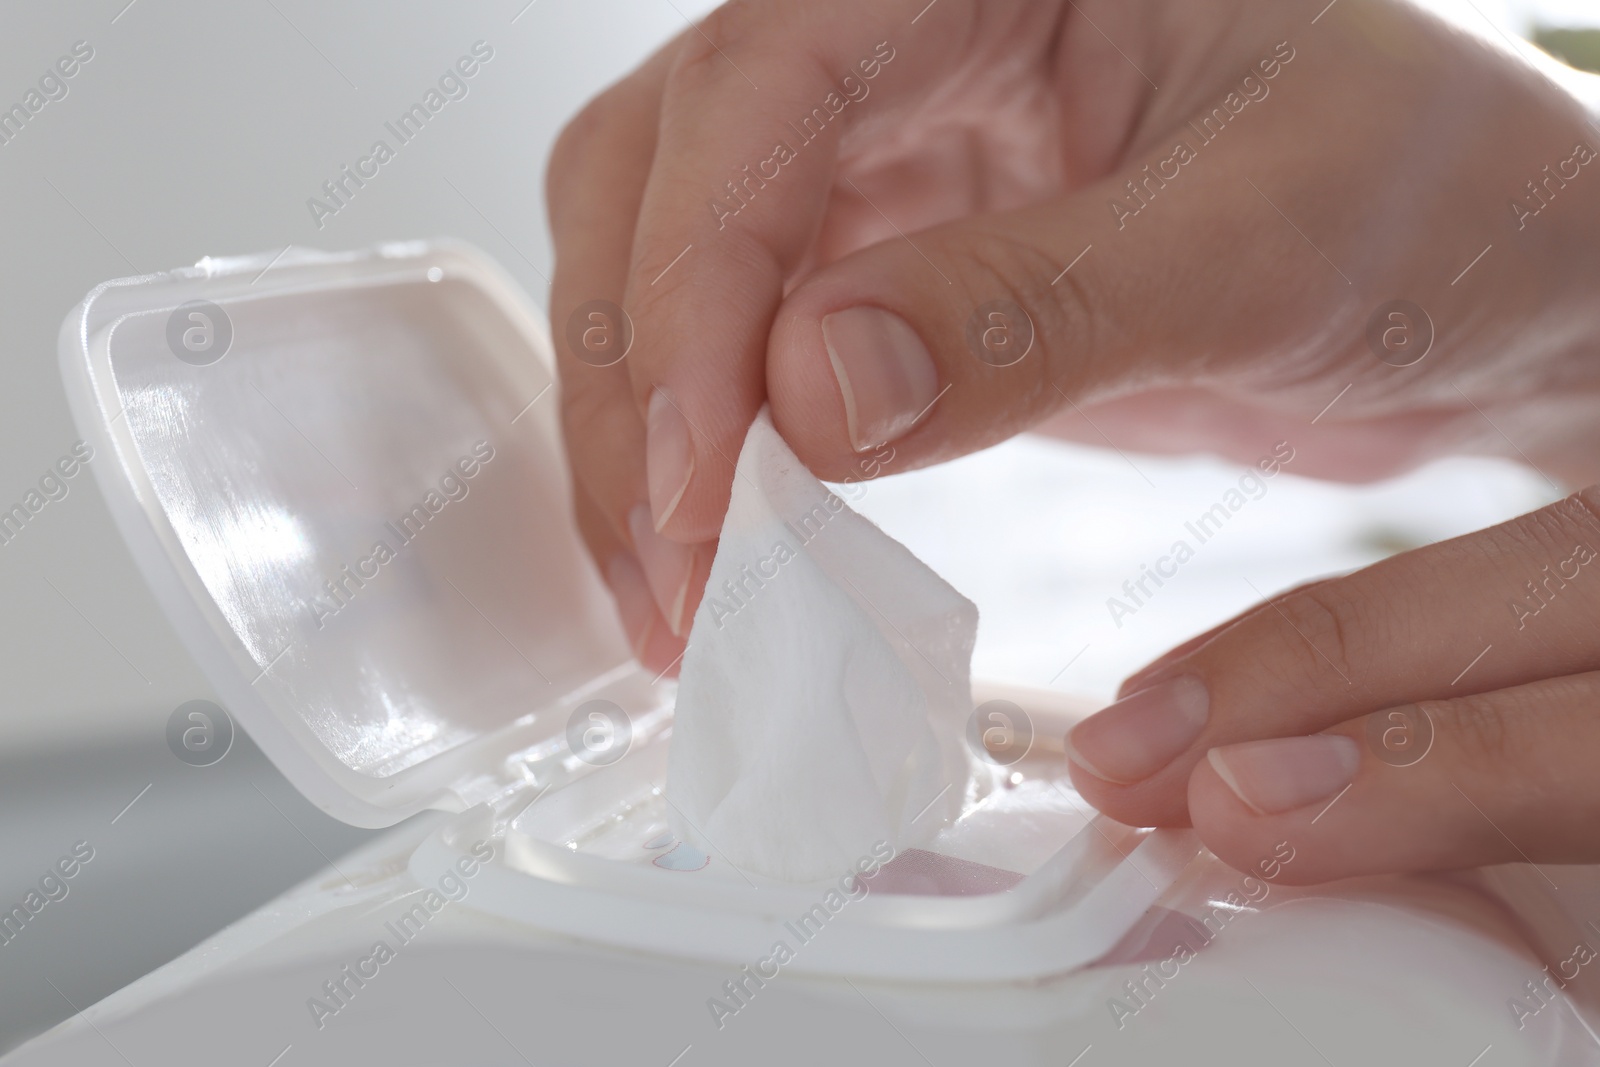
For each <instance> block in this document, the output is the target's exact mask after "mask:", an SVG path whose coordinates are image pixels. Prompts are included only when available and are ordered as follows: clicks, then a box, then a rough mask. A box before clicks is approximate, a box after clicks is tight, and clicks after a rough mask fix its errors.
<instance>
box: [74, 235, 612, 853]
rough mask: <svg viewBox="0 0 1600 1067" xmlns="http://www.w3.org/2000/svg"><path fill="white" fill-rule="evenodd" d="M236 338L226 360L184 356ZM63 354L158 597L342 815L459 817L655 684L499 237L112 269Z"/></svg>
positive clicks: (270, 740) (292, 766)
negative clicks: (579, 496)
mask: <svg viewBox="0 0 1600 1067" xmlns="http://www.w3.org/2000/svg"><path fill="white" fill-rule="evenodd" d="M192 301H206V302H208V303H209V305H210V306H209V307H206V306H197V307H182V308H180V305H187V304H189V302H192ZM196 313H198V314H199V315H200V316H201V317H199V318H197V317H195V315H196ZM188 330H195V331H198V332H195V333H189V334H187V335H186V333H185V331H188ZM230 334H231V343H229V344H227V346H226V349H225V352H224V354H222V355H221V358H219V359H216V360H215V361H214V362H204V360H205V359H208V358H209V357H210V356H212V355H215V354H216V351H215V350H213V351H212V352H209V353H207V352H205V351H201V352H199V353H195V352H192V351H190V350H189V349H187V348H186V346H185V338H186V336H187V340H188V342H189V343H194V344H198V345H199V346H200V347H201V348H202V349H203V348H204V345H205V343H206V342H208V341H211V342H215V343H217V344H218V346H219V348H220V345H221V342H220V340H219V339H226V338H227V337H228V336H229V335H230ZM180 350H183V351H180ZM185 353H187V355H188V358H180V356H182V355H184V354H185ZM61 360H62V371H63V376H64V378H65V381H66V386H67V395H68V399H69V402H70V405H71V408H72V412H73V417H74V419H75V420H76V422H77V424H78V427H79V430H80V432H81V433H82V434H83V435H84V437H85V438H86V439H87V440H89V441H90V442H91V443H92V444H93V446H94V447H95V449H96V451H97V452H98V453H100V454H102V455H105V456H108V457H109V458H108V459H107V460H106V461H102V462H97V463H95V464H94V470H95V474H96V475H97V477H98V478H99V481H100V484H101V486H102V488H103V490H104V492H105V495H106V498H107V501H108V504H109V506H110V508H111V511H112V514H113V516H114V518H115V520H116V522H117V524H118V527H119V528H120V530H121V532H122V534H123V536H124V537H125V538H126V540H127V542H128V544H129V547H130V548H131V550H132V551H133V555H134V558H135V560H136V561H137V562H138V565H139V567H140V569H141V570H142V571H143V573H144V575H145V578H146V579H147V581H148V582H149V584H150V585H151V587H152V589H153V590H154V591H155V593H156V596H157V598H158V599H159V600H160V602H161V604H162V606H163V607H164V608H165V610H166V611H167V613H168V615H169V616H170V617H171V618H172V620H173V622H174V624H175V626H176V627H177V629H178V631H179V633H180V635H181V636H182V637H183V639H184V641H185V643H186V644H187V645H188V647H189V649H190V650H191V652H192V653H193V654H194V656H195V657H196V659H197V660H198V661H199V663H200V664H201V666H202V668H203V669H204V670H205V671H206V673H207V675H208V677H209V678H210V679H211V681H212V683H213V685H214V686H215V687H216V689H217V692H218V693H219V695H220V696H221V697H222V698H223V700H224V702H225V703H226V705H227V707H228V708H229V709H230V710H231V711H232V712H233V713H234V714H235V715H236V716H237V717H238V718H239V719H240V720H241V721H242V723H243V724H244V726H245V727H246V728H247V729H248V730H249V732H250V734H251V736H252V737H253V738H255V739H256V740H257V741H258V742H259V743H260V745H261V747H262V748H263V749H265V750H266V752H267V754H268V755H269V756H270V757H271V758H272V760H273V761H274V763H276V764H277V765H278V767H279V768H280V769H281V770H283V772H284V773H285V774H286V775H288V777H289V778H290V779H291V780H292V781H293V782H294V783H295V785H296V786H297V787H298V788H299V789H300V790H301V791H302V792H304V793H305V794H306V795H307V796H308V797H310V798H311V799H312V800H313V801H315V802H316V803H317V804H319V805H320V806H322V807H323V808H325V809H326V810H327V811H329V812H330V813H332V814H333V815H335V816H336V817H338V818H340V819H342V820H344V821H346V822H349V823H353V824H356V825H362V826H382V825H389V824H392V823H394V822H398V821H399V820H401V819H403V818H405V817H406V816H408V815H411V814H413V813H414V812H416V811H418V810H420V809H422V808H425V807H440V808H445V809H451V810H461V809H463V808H465V807H468V806H470V805H472V804H474V803H477V802H479V801H481V800H484V799H486V798H488V797H490V796H493V795H496V794H497V793H498V792H500V791H503V790H504V789H506V788H507V787H509V786H510V785H512V784H515V782H517V781H518V780H520V778H519V769H520V766H521V764H522V763H523V762H524V759H523V756H521V755H519V753H522V754H526V753H527V752H529V751H530V750H537V749H539V748H540V746H541V745H544V746H547V747H549V746H550V745H558V744H559V742H558V741H554V740H553V739H558V738H559V737H560V735H561V731H562V727H563V725H564V722H565V709H568V708H570V707H571V706H573V705H574V704H576V703H577V702H580V701H581V700H582V699H586V698H587V697H589V696H591V695H596V694H598V693H601V692H603V693H605V694H606V695H607V696H609V697H610V698H611V699H613V700H617V701H618V702H620V703H623V704H624V705H626V703H628V702H629V701H630V700H631V699H633V695H636V694H637V693H638V692H639V691H640V690H641V688H642V687H643V682H641V681H640V680H638V679H637V678H634V677H633V668H632V667H631V666H629V658H628V655H627V651H626V646H625V643H624V641H623V639H622V636H621V634H620V632H619V630H618V627H617V624H616V621H615V617H614V614H613V609H612V607H611V604H610V601H609V598H608V597H607V596H606V595H605V594H604V593H603V591H602V589H601V586H600V584H599V581H598V579H597V577H596V576H595V575H594V573H593V569H592V566H591V564H590V563H589V561H588V558H587V556H586V555H585V554H584V552H583V551H582V549H581V547H580V545H579V543H578V540H577V537H576V536H575V532H574V527H573V523H572V519H571V516H570V505H569V502H568V501H569V496H568V483H567V475H566V468H565V463H564V460H563V458H562V451H561V444H560V437H559V432H558V426H557V406H556V400H555V397H554V395H553V394H554V381H553V373H554V372H553V360H552V356H551V353H550V348H549V342H548V341H547V339H546V338H545V335H544V330H543V326H542V323H541V321H540V318H539V315H538V313H537V312H536V311H535V310H533V309H532V308H531V306H530V305H529V303H528V301H527V299H526V296H525V295H524V294H523V293H522V292H521V291H520V290H519V289H518V288H517V287H516V286H515V284H514V283H512V282H511V281H510V280H509V279H508V278H507V277H506V276H505V275H504V274H503V273H502V272H501V271H500V270H499V269H498V268H497V267H495V266H494V265H493V264H491V263H490V262H489V261H488V260H487V259H486V258H485V257H484V256H483V255H482V254H481V253H478V252H476V251H474V250H472V249H470V248H467V247H465V246H462V245H459V244H430V243H421V242H418V243H411V244H405V245H388V246H381V247H379V248H377V249H375V250H373V251H371V252H366V253H354V254H345V255H325V254H321V253H313V252H301V251H291V252H289V253H286V254H283V255H281V256H279V257H276V258H275V257H272V256H261V257H254V258H246V259H235V260H228V261H213V260H208V261H204V262H202V264H201V265H200V266H198V267H195V268H192V269H188V270H182V271H175V272H172V273H170V274H159V275H150V276H146V277H142V278H132V279H126V280H122V281H115V282H108V283H106V284H105V285H102V286H100V287H99V288H97V289H95V290H94V291H93V292H92V293H90V294H89V296H88V297H87V298H86V299H85V301H84V303H83V304H82V305H80V306H79V308H77V309H76V310H75V311H74V312H73V314H72V315H71V316H69V318H68V319H67V321H66V323H65V324H64V326H63V329H62V334H61Z"/></svg>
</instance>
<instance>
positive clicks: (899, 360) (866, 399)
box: [822, 307, 939, 452]
mask: <svg viewBox="0 0 1600 1067" xmlns="http://www.w3.org/2000/svg"><path fill="white" fill-rule="evenodd" d="M822 339H823V341H824V343H826V344H827V346H828V362H829V363H831V364H833V375H834V377H835V378H837V379H838V380H839V392H840V393H842V394H844V413H845V421H846V424H847V426H848V428H849V431H850V445H851V447H852V448H854V449H855V450H856V451H857V452H865V451H866V450H867V449H870V448H877V447H878V446H879V445H881V444H885V443H887V442H889V441H892V440H894V439H895V438H896V437H899V436H900V435H901V434H903V433H905V432H906V431H907V430H909V429H911V427H912V426H914V425H916V423H917V422H918V421H919V420H920V419H921V418H922V416H923V415H925V414H926V413H927V411H928V408H929V407H930V406H932V404H933V402H934V400H935V399H936V398H937V397H938V395H939V370H938V368H937V367H935V366H934V365H933V357H932V356H930V355H929V354H928V348H927V346H926V345H924V344H923V343H922V338H920V337H918V336H917V331H915V330H913V329H912V328H911V324H910V323H908V322H906V320H905V319H902V318H901V317H900V316H899V315H896V314H895V313H894V312H892V311H885V310H883V309H882V308H877V307H853V308H847V309H845V310H844V311H835V312H834V313H833V314H831V315H825V316H823V319H822Z"/></svg>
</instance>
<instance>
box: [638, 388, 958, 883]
mask: <svg viewBox="0 0 1600 1067" xmlns="http://www.w3.org/2000/svg"><path fill="white" fill-rule="evenodd" d="M977 627H978V611H977V608H976V607H975V606H974V605H973V604H972V603H971V602H970V601H968V600H967V599H966V598H965V597H963V596H962V595H961V594H960V593H957V592H956V591H955V590H954V589H952V588H951V587H950V586H949V585H947V584H946V583H945V582H944V580H943V579H941V578H940V577H939V576H938V575H937V574H935V573H933V571H931V570H929V569H928V567H927V566H925V565H924V564H923V563H922V562H921V561H920V560H918V559H917V558H916V557H915V556H913V555H912V554H911V552H910V551H909V550H907V549H906V548H905V546H903V545H901V544H900V543H899V542H897V541H895V540H894V539H892V538H890V537H889V536H888V535H887V534H885V533H884V532H883V531H882V530H879V529H878V528H877V527H876V526H874V525H873V524H872V523H871V522H869V521H867V520H866V519H864V518H862V517H861V516H860V515H858V514H856V513H855V512H854V511H851V510H850V508H849V507H848V506H847V505H846V504H845V502H844V501H843V500H842V499H840V498H839V497H838V496H837V495H835V494H834V493H832V492H830V491H829V490H828V489H827V487H825V486H824V485H823V484H822V483H821V482H819V481H818V480H817V479H816V478H814V477H813V476H812V475H811V473H810V472H809V471H807V470H806V468H805V467H804V466H803V465H802V464H801V463H800V461H799V460H798V459H797V458H796V457H795V455H794V453H793V452H791V451H790V450H789V446H788V445H786V444H785V443H784V441H783V439H782V438H781V437H779V436H778V432H777V430H776V429H775V428H774V427H773V425H772V420H771V417H770V416H769V414H768V412H767V411H766V410H765V409H763V410H762V412H761V415H760V416H759V417H758V418H757V419H756V422H755V424H754V425H753V426H751V428H750V432H749V434H748V435H747V436H746V438H745V442H744V448H743V450H742V451H741V452H740V453H739V462H738V470H737V473H736V476H735V477H734V481H733V498H732V501H731V502H730V504H729V506H728V515H727V519H726V520H725V521H724V523H723V527H722V539H721V543H720V544H719V545H718V548H717V556H716V560H715V562H714V563H713V565H712V568H711V578H710V581H709V582H708V583H707V586H706V593H705V597H704V599H703V600H702V601H701V602H700V607H699V609H698V610H697V611H696V613H695V617H694V625H693V628H692V630H691V632H690V635H689V643H688V651H687V652H685V653H684V657H683V667H682V671H681V676H680V681H679V684H678V704H677V714H676V718H675V721H674V725H673V732H672V747H671V753H670V757H669V761H668V771H667V798H668V799H669V800H670V801H671V806H672V809H673V818H674V820H675V822H676V825H675V827H674V829H675V831H676V832H677V834H678V836H680V837H682V838H683V839H684V840H686V841H690V842H693V843H694V844H696V845H697V847H699V848H700V849H701V850H702V851H704V852H706V853H707V854H708V855H710V856H712V857H720V858H722V859H723V860H725V861H726V862H728V863H730V864H731V865H733V866H734V867H735V868H737V869H739V870H740V871H744V872H748V873H757V874H761V875H765V876H767V877H770V878H775V879H781V880H784V881H791V882H809V881H821V880H823V879H837V878H839V877H840V876H841V875H842V874H844V873H846V872H849V871H850V870H851V869H852V868H853V866H854V865H855V863H856V862H857V861H858V860H860V859H861V858H862V857H863V856H868V855H871V854H872V851H873V846H874V845H876V844H880V843H888V844H889V845H892V846H893V847H894V848H895V849H896V850H897V851H901V850H904V849H906V848H909V847H913V846H918V845H922V844H925V843H926V842H928V841H930V840H931V839H932V838H933V836H934V835H935V834H936V833H938V831H939V830H940V829H941V828H943V827H944V826H946V825H948V824H949V822H950V821H951V820H952V819H954V818H955V817H956V815H958V814H959V812H960V809H961V804H962V802H963V799H964V797H965V794H966V788H967V783H968V780H969V778H970V777H971V773H972V769H971V764H970V762H969V755H968V753H967V751H966V748H965V745H964V743H963V734H964V729H965V725H966V719H967V716H968V715H969V714H970V713H971V711H972V703H971V699H972V698H971V686H970V678H969V675H970V670H971V660H972V644H973V639H974V637H975V636H976V633H977Z"/></svg>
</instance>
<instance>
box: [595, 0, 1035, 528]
mask: <svg viewBox="0 0 1600 1067" xmlns="http://www.w3.org/2000/svg"><path fill="white" fill-rule="evenodd" d="M1013 6H1015V4H1014V3H1012V2H1010V0H1008V2H1007V3H1004V4H999V3H991V4H989V5H988V7H987V9H986V10H984V12H983V18H984V19H986V20H988V19H992V18H993V17H994V16H995V15H996V12H997V9H1000V8H1010V7H1013ZM913 8H914V5H912V6H901V5H898V4H897V5H893V6H891V5H888V4H881V3H873V4H866V5H863V4H861V3H859V0H822V2H816V0H811V2H802V0H774V2H769V3H763V4H759V5H758V4H754V3H747V2H740V0H736V2H734V3H730V4H727V5H725V6H723V7H721V8H719V9H718V10H717V11H715V12H713V14H712V15H711V16H710V17H709V18H708V19H706V20H705V21H704V22H703V23H701V24H700V25H699V26H698V27H696V32H695V33H693V34H690V35H688V36H687V37H686V38H685V41H684V47H683V50H682V52H681V53H680V55H679V58H678V61H677V63H676V65H675V66H674V68H673V70H672V72H671V74H670V75H669V76H668V79H667V85H666V90H665V93H664V96H663V104H662V113H661V123H660V127H659V134H658V144H657V151H656V155H655V160H654V162H653V164H652V167H651V172H650V178H649V182H648V185H647V186H646V189H645V193H644V197H643V201H642V204H641V207H640V212H639V222H638V229H637V233H636V238H635V243H634V248H633V263H632V268H631V271H630V274H629V279H628V291H627V294H628V295H627V300H626V306H627V308H628V310H629V313H630V314H631V315H632V317H633V320H634V327H635V337H636V339H637V340H636V349H635V354H634V355H633V356H632V357H631V358H630V361H629V362H630V371H631V378H632V385H633V392H634V398H635V401H636V403H637V404H638V406H639V410H640V411H641V412H642V413H643V414H644V415H645V419H646V425H647V443H646V452H647V457H648V458H647V468H648V482H649V496H650V504H651V508H652V513H653V516H654V520H655V524H656V528H657V529H658V530H659V531H661V532H662V533H663V534H664V535H665V536H667V537H669V538H671V539H673V540H675V541H680V542H698V541H707V540H710V539H713V538H715V537H716V535H717V532H718V530H719V528H720V526H721V522H722V518H723V515H724V513H725V512H726V510H727V504H728V497H729V492H730V489H731V485H732V480H733V471H734V461H735V458H736V457H737V454H738V451H739V447H740V445H741V443H742V441H743V438H744V434H745V432H746V430H747V429H748V428H749V425H750V423H751V422H752V421H753V419H754V418H755V414H756V412H757V411H758V410H759V409H760V406H761V404H762V402H763V400H764V399H765V354H766V348H767V338H768V333H769V331H770V329H771V325H772V320H773V317H774V315H775V313H776V311H777V309H778V305H779V303H780V301H781V299H782V296H783V291H784V285H785V283H786V281H788V280H789V279H790V277H791V276H792V275H793V273H794V272H795V271H796V270H797V268H798V267H799V265H800V264H802V263H803V262H804V260H805V258H806V253H807V250H808V248H809V247H810V245H811V243H812V241H813V239H814V237H815V235H816V233H817V230H818V227H819V225H820V223H821V221H822V219H823V216H824V213H825V211H826V210H827V207H828V203H829V199H830V195H831V192H832V189H833V184H834V176H835V165H836V162H837V159H838V156H839V146H840V139H841V137H845V136H849V135H850V134H851V132H852V131H853V130H856V129H860V128H862V127H863V125H865V124H867V123H868V120H869V113H870V116H873V117H876V118H877V119H880V120H881V119H882V118H883V117H884V116H885V115H886V114H887V113H889V112H891V111H892V110H893V109H894V108H896V107H898V106H900V105H901V104H903V103H904V102H906V101H907V100H909V99H912V98H913V97H914V96H915V95H916V94H918V93H920V91H921V90H922V89H923V88H924V87H925V86H926V85H927V84H928V83H930V82H931V81H933V80H935V79H937V78H939V77H941V76H944V75H945V74H946V73H947V72H948V71H949V70H950V69H951V68H952V66H953V65H954V64H955V62H956V60H957V58H958V55H957V53H958V51H959V50H960V49H961V48H962V47H963V46H964V45H965V44H966V43H967V42H968V41H969V40H970V33H971V31H972V28H973V24H974V23H975V22H976V21H977V20H978V19H979V11H978V5H977V3H976V0H944V3H942V4H941V5H940V8H939V9H938V18H937V19H935V18H933V17H932V16H930V17H929V18H928V19H927V20H926V21H925V22H923V23H921V24H920V25H916V26H914V25H913V24H912V19H913V17H914V16H915V14H916V13H915V11H914V10H913ZM913 37H914V47H913V45H912V43H911V42H912V38H913ZM869 98H870V100H871V103H870V104H869V103H867V101H868V100H869Z"/></svg>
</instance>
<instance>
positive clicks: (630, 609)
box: [606, 552, 661, 659]
mask: <svg viewBox="0 0 1600 1067" xmlns="http://www.w3.org/2000/svg"><path fill="white" fill-rule="evenodd" d="M606 584H607V585H609V586H610V587H611V595H612V596H614V597H615V598H616V600H617V617H618V618H619V619H621V621H622V629H623V632H624V633H626V634H627V635H628V644H629V646H630V647H632V649H633V654H634V656H635V657H636V658H640V659H642V658H643V657H644V650H645V646H646V645H648V644H649V642H650V633H651V631H652V630H654V629H655V625H656V620H657V619H658V618H660V617H661V616H660V613H659V612H658V611H657V610H656V601H655V597H654V595H652V594H651V592H650V584H649V583H648V582H647V581H645V577H644V571H642V570H640V569H639V564H638V562H637V561H635V560H634V558H633V557H632V556H630V555H628V553H626V552H618V553H617V554H616V555H615V556H612V557H611V562H610V563H608V564H607V565H606Z"/></svg>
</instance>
